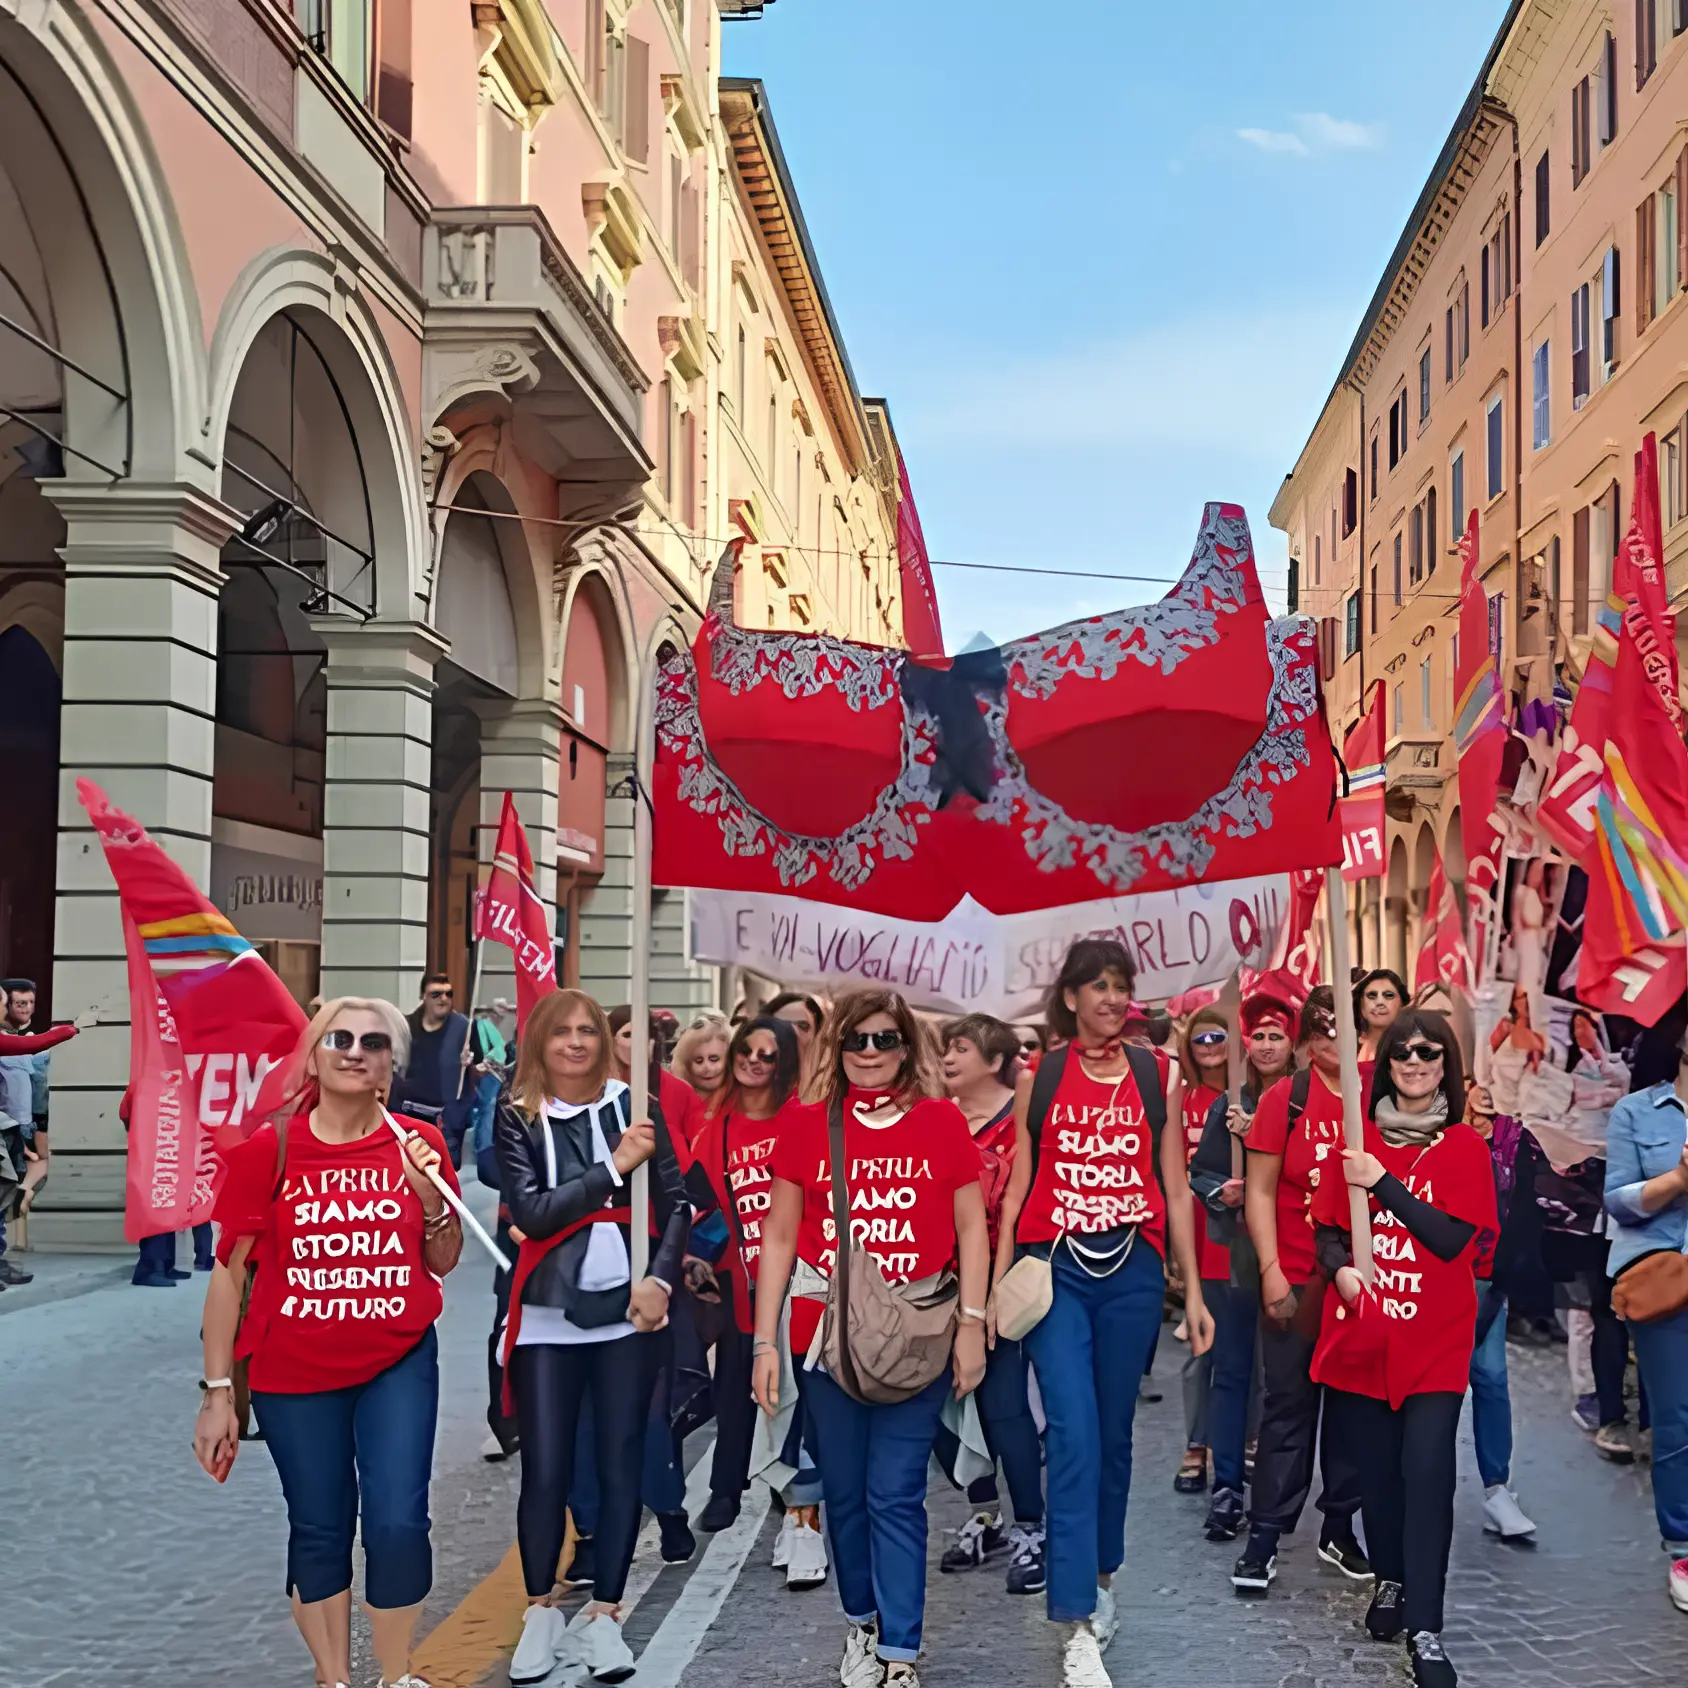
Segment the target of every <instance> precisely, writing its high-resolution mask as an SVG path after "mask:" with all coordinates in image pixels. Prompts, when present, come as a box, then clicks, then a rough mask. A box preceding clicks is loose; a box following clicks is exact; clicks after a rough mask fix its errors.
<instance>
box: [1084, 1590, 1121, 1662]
mask: <svg viewBox="0 0 1688 1688" xmlns="http://www.w3.org/2000/svg"><path fill="white" fill-rule="evenodd" d="M1090 1627H1091V1629H1092V1630H1093V1631H1094V1632H1095V1636H1096V1645H1097V1646H1098V1647H1099V1648H1101V1650H1102V1651H1103V1652H1104V1653H1105V1652H1107V1650H1108V1649H1109V1647H1111V1646H1112V1645H1113V1640H1114V1634H1115V1632H1116V1631H1117V1630H1118V1629H1119V1607H1118V1605H1117V1604H1116V1603H1115V1601H1114V1591H1113V1590H1112V1589H1111V1588H1103V1587H1102V1585H1101V1584H1100V1583H1098V1584H1097V1585H1096V1610H1095V1612H1094V1613H1093V1614H1092V1616H1091V1619H1090Z"/></svg>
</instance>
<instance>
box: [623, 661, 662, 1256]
mask: <svg viewBox="0 0 1688 1688" xmlns="http://www.w3.org/2000/svg"><path fill="white" fill-rule="evenodd" d="M655 676H656V655H655V652H654V651H653V652H651V653H649V654H648V655H647V657H646V661H645V666H644V670H643V672H642V673H641V674H640V676H639V704H638V710H637V712H636V724H635V729H634V743H633V768H634V776H635V777H634V781H633V934H632V937H633V954H632V956H631V958H630V966H631V973H632V981H631V988H630V990H629V992H628V1001H629V1003H630V1004H631V1006H632V1012H633V1021H632V1024H631V1026H630V1027H629V1028H628V1029H629V1031H630V1032H631V1033H632V1038H633V1047H632V1049H631V1051H630V1059H629V1065H630V1067H631V1072H630V1074H629V1081H630V1082H629V1085H628V1088H629V1089H630V1090H631V1091H632V1097H631V1110H632V1111H631V1117H632V1118H633V1119H636V1120H640V1119H649V1118H650V1110H651V1094H650V1077H651V1047H650V1045H651V848H652V839H651V810H650V803H649V800H648V795H647V794H648V793H649V791H650V782H651V767H652V763H653V762H654V761H655V759H656V687H655ZM631 1194H632V1225H631V1230H632V1245H631V1248H630V1250H629V1253H630V1254H631V1257H632V1268H633V1282H634V1283H638V1282H639V1281H640V1280H641V1279H642V1278H643V1277H644V1276H645V1273H646V1271H647V1270H648V1268H649V1266H650V1257H651V1180H650V1166H649V1163H648V1162H647V1163H645V1164H644V1165H641V1166H639V1167H637V1168H635V1170H634V1173H633V1181H632V1191H631Z"/></svg>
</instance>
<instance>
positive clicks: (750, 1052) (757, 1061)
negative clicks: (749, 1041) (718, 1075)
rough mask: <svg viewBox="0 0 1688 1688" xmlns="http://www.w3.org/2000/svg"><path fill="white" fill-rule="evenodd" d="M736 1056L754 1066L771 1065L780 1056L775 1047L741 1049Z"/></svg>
mask: <svg viewBox="0 0 1688 1688" xmlns="http://www.w3.org/2000/svg"><path fill="white" fill-rule="evenodd" d="M738 1058H739V1059H740V1060H741V1061H748V1062H750V1064H751V1065H752V1066H755V1067H771V1066H773V1064H774V1063H775V1062H776V1061H778V1060H779V1058H780V1057H779V1051H778V1050H777V1049H741V1050H740V1051H739V1052H738Z"/></svg>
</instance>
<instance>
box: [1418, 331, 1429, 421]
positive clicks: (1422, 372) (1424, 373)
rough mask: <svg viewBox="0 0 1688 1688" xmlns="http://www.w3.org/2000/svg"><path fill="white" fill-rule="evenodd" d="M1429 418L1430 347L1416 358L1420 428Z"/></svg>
mask: <svg viewBox="0 0 1688 1688" xmlns="http://www.w3.org/2000/svg"><path fill="white" fill-rule="evenodd" d="M1429 420H1430V348H1429V347H1428V346H1426V347H1425V348H1424V355H1423V356H1422V357H1421V358H1420V359H1419V360H1418V423H1419V426H1420V427H1421V428H1422V427H1423V426H1424V424H1425V423H1426V422H1428V421H1429Z"/></svg>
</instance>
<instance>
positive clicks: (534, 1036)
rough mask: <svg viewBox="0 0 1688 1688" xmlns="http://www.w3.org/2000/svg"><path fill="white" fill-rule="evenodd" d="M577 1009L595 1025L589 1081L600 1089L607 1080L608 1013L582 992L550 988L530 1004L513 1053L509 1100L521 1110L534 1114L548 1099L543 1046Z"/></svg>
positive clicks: (611, 1051) (610, 1057)
mask: <svg viewBox="0 0 1688 1688" xmlns="http://www.w3.org/2000/svg"><path fill="white" fill-rule="evenodd" d="M577 1010H579V1011H583V1012H584V1013H585V1014H586V1017H587V1018H588V1019H589V1020H591V1021H592V1023H593V1024H594V1025H595V1026H596V1027H597V1028H598V1063H597V1065H596V1066H595V1067H594V1068H593V1069H592V1082H593V1083H594V1084H595V1085H596V1086H597V1088H598V1090H599V1091H600V1092H601V1091H602V1090H603V1088H604V1085H605V1084H606V1083H607V1082H608V1080H609V1076H610V1064H611V1061H612V1060H613V1058H614V1054H615V1046H614V1042H613V1034H612V1033H611V1031H610V1022H609V1016H608V1015H607V1014H606V1013H605V1012H604V1010H603V1007H602V1006H601V1005H600V1003H599V1002H598V1000H597V998H596V997H591V996H588V995H587V994H586V992H585V991H577V990H556V991H552V992H550V994H549V995H546V996H542V997H541V998H540V999H539V1001H538V1002H536V1003H535V1004H534V1005H533V1011H532V1013H530V1014H529V1015H528V1021H527V1024H526V1025H525V1026H523V1027H522V1041H521V1047H520V1048H519V1049H518V1050H517V1052H516V1076H515V1078H514V1079H512V1080H511V1083H510V1100H511V1101H512V1102H514V1103H515V1104H516V1106H517V1107H518V1108H520V1109H521V1110H522V1112H523V1113H526V1114H529V1115H533V1114H537V1113H539V1112H540V1110H541V1109H542V1108H543V1107H544V1106H545V1104H546V1102H547V1100H549V1098H550V1095H551V1078H550V1075H549V1074H548V1073H547V1072H546V1070H545V1046H546V1044H547V1043H549V1042H550V1041H551V1034H552V1033H553V1032H555V1031H556V1029H557V1027H558V1026H560V1025H561V1024H562V1023H563V1021H564V1020H566V1019H567V1018H568V1017H569V1016H570V1015H571V1014H573V1013H575V1012H576V1011H577Z"/></svg>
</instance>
